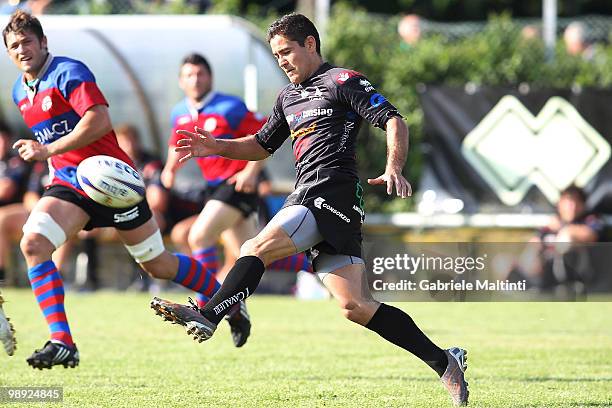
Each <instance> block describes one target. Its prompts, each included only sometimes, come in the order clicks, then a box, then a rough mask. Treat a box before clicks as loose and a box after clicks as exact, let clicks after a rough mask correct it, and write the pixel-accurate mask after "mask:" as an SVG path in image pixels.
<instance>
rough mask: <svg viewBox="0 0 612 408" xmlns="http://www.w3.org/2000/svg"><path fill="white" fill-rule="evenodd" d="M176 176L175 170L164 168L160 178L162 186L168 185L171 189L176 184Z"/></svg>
mask: <svg viewBox="0 0 612 408" xmlns="http://www.w3.org/2000/svg"><path fill="white" fill-rule="evenodd" d="M175 176H176V173H175V172H173V171H172V170H166V169H164V170H162V172H161V174H160V176H159V178H160V180H161V183H162V186H164V187H166V188H167V189H168V190H170V189H171V188H172V186H173V185H174V177H175Z"/></svg>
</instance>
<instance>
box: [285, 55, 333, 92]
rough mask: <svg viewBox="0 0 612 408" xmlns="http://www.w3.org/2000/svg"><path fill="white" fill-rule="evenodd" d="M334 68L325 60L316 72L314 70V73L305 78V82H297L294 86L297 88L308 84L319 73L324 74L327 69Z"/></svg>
mask: <svg viewBox="0 0 612 408" xmlns="http://www.w3.org/2000/svg"><path fill="white" fill-rule="evenodd" d="M331 68H332V66H331V65H330V64H329V63H328V62H325V61H323V63H322V64H321V65H319V68H317V70H316V71H315V72H313V74H312V75H311V76H309V77H308V79H306V80H304V81H303V82H300V83H299V84H295V85H294V87H295V88H301V87H302V86H303V85H304V84H308V83H309V82H310V81H312V79H313V78H314V77H316V76H317V75H320V74H322V73H323V72H325V71H328V70H330V69H331Z"/></svg>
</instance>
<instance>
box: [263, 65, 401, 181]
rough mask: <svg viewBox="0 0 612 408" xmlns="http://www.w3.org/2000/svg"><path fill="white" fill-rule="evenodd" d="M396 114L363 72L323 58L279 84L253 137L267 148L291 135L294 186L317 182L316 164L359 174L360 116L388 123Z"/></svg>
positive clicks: (378, 124)
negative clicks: (293, 80)
mask: <svg viewBox="0 0 612 408" xmlns="http://www.w3.org/2000/svg"><path fill="white" fill-rule="evenodd" d="M393 116H400V117H401V115H400V114H399V112H398V111H397V109H396V108H395V107H394V106H393V105H391V104H390V103H389V102H388V101H387V100H386V99H385V97H384V96H382V95H381V94H379V93H377V92H376V90H375V89H374V87H373V86H372V84H370V82H369V81H368V80H367V79H366V77H365V76H363V75H362V74H360V73H359V72H356V71H352V70H349V69H345V68H337V67H333V66H332V65H330V64H328V63H323V64H322V65H321V66H320V67H319V69H318V70H317V71H316V72H315V73H314V74H313V75H312V76H311V77H310V78H309V79H307V80H306V81H304V82H302V83H301V84H299V85H295V84H288V85H287V86H285V87H284V88H283V89H282V90H281V92H280V93H279V95H278V98H277V99H276V104H275V106H274V109H273V111H272V114H271V115H270V117H269V118H268V121H267V122H266V124H265V125H264V126H263V127H262V128H261V130H260V131H259V132H258V133H257V134H256V135H255V137H256V139H257V141H258V142H259V144H260V145H261V146H262V147H263V148H264V149H266V150H267V151H268V152H269V153H274V152H275V151H276V150H277V149H278V148H279V147H280V146H281V145H282V144H283V142H284V141H285V139H287V137H291V139H292V145H293V154H294V156H295V169H296V173H297V174H296V176H297V178H296V187H297V186H299V185H301V184H306V183H307V184H310V183H316V182H317V169H334V170H337V171H340V172H343V173H348V174H350V175H353V176H354V177H355V178H357V159H356V157H355V154H356V141H357V133H358V132H359V127H360V125H361V121H362V118H364V119H366V120H367V121H368V122H370V123H371V124H372V125H374V126H376V127H379V128H382V129H384V128H385V125H386V123H387V120H389V119H390V118H391V117H393Z"/></svg>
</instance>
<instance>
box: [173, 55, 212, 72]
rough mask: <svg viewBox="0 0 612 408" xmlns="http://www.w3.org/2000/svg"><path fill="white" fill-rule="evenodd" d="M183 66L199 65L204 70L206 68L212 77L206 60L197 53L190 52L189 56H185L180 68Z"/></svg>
mask: <svg viewBox="0 0 612 408" xmlns="http://www.w3.org/2000/svg"><path fill="white" fill-rule="evenodd" d="M185 64H192V65H201V66H203V67H204V68H206V70H207V71H208V73H209V74H210V75H212V70H211V69H210V64H209V63H208V60H207V59H206V58H204V56H203V55H202V54H198V53H197V52H192V53H191V54H188V55H186V56H185V58H183V61H182V62H181V67H182V66H183V65H185Z"/></svg>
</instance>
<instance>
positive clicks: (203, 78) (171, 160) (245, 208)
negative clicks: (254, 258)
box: [162, 53, 312, 307]
mask: <svg viewBox="0 0 612 408" xmlns="http://www.w3.org/2000/svg"><path fill="white" fill-rule="evenodd" d="M179 86H180V88H181V89H182V90H183V92H184V93H185V98H184V99H183V100H181V101H180V102H179V103H177V104H176V106H175V107H174V109H173V110H172V114H171V123H172V134H171V135H170V138H169V141H168V145H169V149H168V160H167V162H166V166H165V168H164V171H163V172H162V182H163V183H164V185H165V186H166V187H167V188H170V187H171V186H172V184H173V182H174V176H175V172H176V170H177V169H178V167H179V162H178V155H177V153H176V152H175V151H174V147H176V144H177V141H178V139H179V138H180V136H178V134H177V131H179V130H188V131H191V130H193V129H194V128H195V127H196V126H197V127H199V128H203V129H206V130H207V131H209V132H210V133H211V134H212V135H213V136H214V137H215V138H217V139H239V138H242V137H245V136H247V135H250V134H253V133H255V132H257V131H258V130H259V129H260V128H261V126H262V125H263V124H264V123H265V118H263V117H261V116H260V115H258V114H256V113H253V112H250V111H249V110H248V108H247V107H246V105H245V103H244V102H243V101H242V100H241V99H240V98H238V97H235V96H231V95H226V94H222V93H219V92H216V91H214V90H213V75H212V70H211V67H210V64H209V63H208V61H207V60H206V58H205V57H204V56H202V55H200V54H196V53H194V54H189V55H187V56H186V57H185V58H184V59H183V61H182V63H181V68H180V72H179ZM196 162H197V164H198V166H199V167H200V170H201V172H202V176H203V177H204V179H205V180H206V181H207V184H208V201H207V203H206V206H205V207H204V209H203V210H202V212H201V213H200V215H199V217H197V220H191V222H192V227H191V230H190V232H189V234H188V245H189V247H190V248H191V250H192V255H193V256H194V258H196V259H197V260H199V261H200V262H201V263H202V264H203V265H204V267H205V268H207V269H208V270H210V271H212V272H213V273H217V271H219V269H220V268H219V260H218V256H217V246H216V244H217V241H218V240H219V237H220V236H222V237H223V242H224V246H225V247H226V251H225V255H226V259H225V264H226V265H228V266H229V265H231V264H232V263H233V262H234V261H235V260H236V259H237V258H238V256H239V254H240V246H241V245H242V244H243V243H244V242H245V241H246V240H247V239H250V238H252V237H254V236H255V234H256V233H257V228H256V226H255V225H254V223H253V220H252V219H249V216H250V215H251V214H252V213H253V212H255V211H256V209H257V205H258V197H257V187H258V186H257V185H258V181H259V177H258V176H259V173H260V171H261V169H262V167H263V162H257V161H254V162H248V161H246V160H230V159H227V158H225V157H222V156H209V157H200V158H197V159H196ZM228 255H229V256H228ZM273 267H276V268H277V269H287V270H295V271H299V270H310V271H311V270H312V269H311V267H310V265H309V263H308V261H307V260H306V259H305V256H304V255H301V258H300V256H292V257H290V258H287V259H283V260H281V261H279V262H278V263H277V264H276V265H273ZM225 269H227V268H225ZM226 272H227V270H226V271H223V270H221V271H219V276H221V277H222V276H224V275H225V273H226ZM197 299H198V304H199V305H200V307H203V306H204V305H205V304H206V302H207V300H208V299H207V298H206V297H204V296H202V295H198V296H197Z"/></svg>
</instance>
